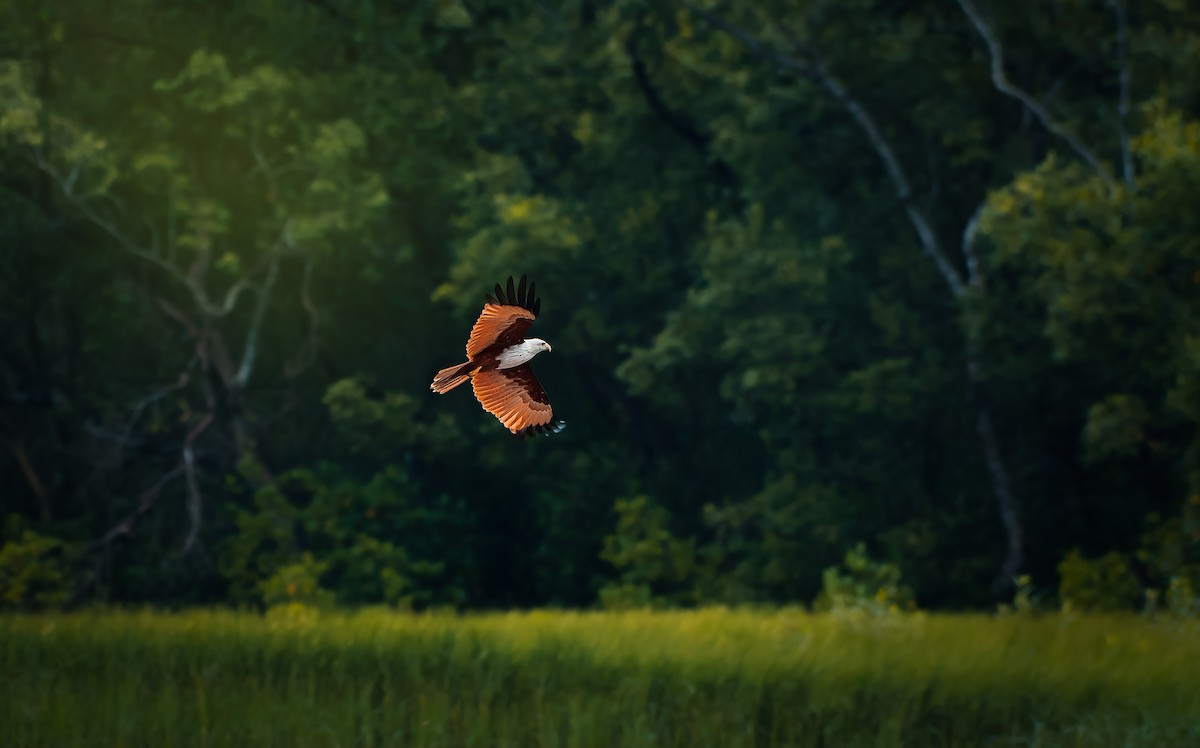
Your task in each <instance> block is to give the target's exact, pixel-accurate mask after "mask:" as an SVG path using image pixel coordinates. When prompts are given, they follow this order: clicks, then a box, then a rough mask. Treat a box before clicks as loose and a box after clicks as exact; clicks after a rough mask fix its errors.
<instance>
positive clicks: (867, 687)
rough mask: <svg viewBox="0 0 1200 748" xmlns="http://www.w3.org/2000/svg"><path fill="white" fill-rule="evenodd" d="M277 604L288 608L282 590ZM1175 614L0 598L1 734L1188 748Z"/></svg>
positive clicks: (1183, 641) (293, 741) (1185, 681)
mask: <svg viewBox="0 0 1200 748" xmlns="http://www.w3.org/2000/svg"><path fill="white" fill-rule="evenodd" d="M298 607H299V606H297V608H298ZM1197 625H1198V624H1197V622H1196V621H1193V620H1189V621H1179V620H1177V619H1169V618H1161V619H1158V620H1146V619H1144V618H1136V617H1133V616H1130V615H1128V614H1126V615H1123V616H1099V615H1097V616H1087V617H1079V616H1075V615H1073V614H1062V615H1051V616H1041V617H1028V616H1009V617H1001V618H996V617H992V616H987V617H984V616H963V615H926V614H915V615H911V616H905V617H893V618H884V619H881V618H870V617H860V616H840V615H816V614H806V613H803V612H798V611H796V610H786V609H785V610H773V611H761V612H751V611H736V612H735V611H729V610H722V609H705V610H694V611H672V612H659V613H651V612H642V611H636V612H593V613H573V612H549V611H534V612H531V613H504V614H489V615H478V614H473V615H467V616H455V615H446V614H405V613H395V612H392V611H373V610H365V611H358V612H356V613H354V614H353V615H344V614H341V613H335V614H333V615H327V614H315V613H314V612H313V611H311V610H305V609H302V608H300V609H298V611H297V612H294V613H293V612H289V611H288V609H287V608H279V609H277V610H276V611H273V612H272V613H271V614H268V615H267V616H259V615H247V614H245V613H232V612H228V611H225V612H215V613H214V612H210V611H200V610H193V611H188V612H185V613H181V614H162V613H119V614H114V613H103V612H87V613H79V614H75V615H61V614H49V615H45V614H39V615H23V616H13V615H0V673H2V674H4V677H3V678H0V720H2V721H3V724H4V725H5V735H6V737H7V738H8V740H9V741H10V742H11V743H12V744H14V745H21V746H29V747H30V748H34V747H37V746H61V745H78V744H84V743H97V742H99V743H103V744H106V745H107V744H120V745H178V744H192V743H195V742H197V741H198V742H201V743H203V744H205V745H208V746H244V745H248V744H249V745H267V746H273V745H289V746H337V745H362V746H378V745H404V746H446V745H455V746H498V745H505V746H581V747H582V746H604V747H605V748H607V746H680V747H684V746H686V747H687V748H692V747H694V746H696V747H698V746H721V747H722V748H724V747H726V746H739V747H740V746H745V747H746V748H750V747H751V746H754V747H756V748H765V747H768V746H828V745H838V746H851V747H853V746H864V747H865V746H874V747H875V748H884V747H889V748H890V747H891V746H908V745H938V746H948V747H952V746H964V747H965V746H972V747H973V746H979V745H991V746H1005V747H1006V748H1017V747H1018V746H1021V747H1025V748H1033V747H1034V746H1047V747H1048V746H1063V745H1071V746H1113V745H1121V746H1130V747H1131V748H1134V747H1136V748H1152V747H1153V748H1157V747H1158V746H1191V745H1195V744H1196V742H1197V739H1200V672H1198V671H1197V670H1196V669H1195V668H1189V667H1180V663H1182V662H1191V661H1194V660H1195V658H1196V657H1200V637H1198V636H1197V633H1200V632H1197Z"/></svg>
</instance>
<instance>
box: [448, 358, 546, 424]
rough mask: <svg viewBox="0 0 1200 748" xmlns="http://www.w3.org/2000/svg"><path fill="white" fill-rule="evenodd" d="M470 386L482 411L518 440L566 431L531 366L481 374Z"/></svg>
mask: <svg viewBox="0 0 1200 748" xmlns="http://www.w3.org/2000/svg"><path fill="white" fill-rule="evenodd" d="M471 385H472V386H473V387H474V388H475V398H476V399H477V400H479V404H480V405H482V406H483V409H484V410H486V411H487V412H489V413H491V414H492V415H494V416H496V417H497V418H499V419H500V423H502V424H504V427H505V428H507V429H508V430H509V431H511V432H513V433H514V434H517V435H518V436H521V437H525V436H529V435H531V434H541V433H557V432H559V431H562V430H563V426H564V424H563V422H562V421H560V420H559V419H557V418H555V417H554V409H553V408H551V407H550V398H548V397H546V390H544V389H542V385H541V383H540V382H538V380H537V377H535V376H534V375H533V369H531V368H529V364H521V365H520V366H514V367H513V368H511V369H492V370H489V371H481V372H479V373H478V374H476V375H475V376H474V378H472V380H471Z"/></svg>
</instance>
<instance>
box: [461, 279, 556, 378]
mask: <svg viewBox="0 0 1200 748" xmlns="http://www.w3.org/2000/svg"><path fill="white" fill-rule="evenodd" d="M536 287H537V284H536V283H530V284H529V285H528V287H527V286H526V285H525V276H523V275H522V276H521V283H520V285H519V286H515V285H514V284H513V279H512V276H509V278H508V290H507V293H506V292H505V289H502V288H501V287H500V284H499V283H497V284H496V295H495V297H492V296H490V295H489V296H488V297H487V303H486V304H484V307H483V311H482V312H480V314H479V319H477V320H475V326H474V327H472V328H471V337H470V338H468V339H467V358H469V359H471V360H474V359H475V357H476V356H478V355H479V354H480V353H482V352H484V351H486V350H487V349H489V348H493V347H495V348H507V347H508V346H510V345H513V344H515V343H520V342H521V341H522V340H524V339H525V331H526V330H528V329H529V326H530V325H532V324H533V321H534V320H535V319H537V315H538V310H539V309H541V306H542V300H541V299H539V298H537V296H536V294H535V293H534V291H535V290H536Z"/></svg>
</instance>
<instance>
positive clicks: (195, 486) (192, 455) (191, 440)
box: [183, 379, 216, 556]
mask: <svg viewBox="0 0 1200 748" xmlns="http://www.w3.org/2000/svg"><path fill="white" fill-rule="evenodd" d="M201 381H203V382H204V398H205V400H206V402H207V405H208V412H207V413H205V414H204V417H203V418H201V419H200V421H199V423H197V424H196V425H195V426H193V427H192V429H191V431H189V432H188V434H187V437H186V438H185V439H184V441H183V470H184V475H185V477H186V483H187V495H188V500H187V513H188V520H189V521H190V523H191V524H190V526H189V527H188V534H187V537H186V538H185V539H184V541H183V554H184V555H185V556H186V555H187V554H189V553H191V552H192V551H193V550H195V548H196V543H197V542H198V541H199V540H200V528H201V526H202V524H203V511H204V496H203V495H202V494H201V493H200V483H199V481H198V480H197V478H196V452H195V444H196V439H197V438H199V436H200V435H201V434H203V433H204V431H205V429H207V428H208V427H209V426H210V425H212V422H213V421H214V420H216V397H215V396H214V395H213V391H212V386H211V385H210V384H209V383H208V380H207V379H202V380H201Z"/></svg>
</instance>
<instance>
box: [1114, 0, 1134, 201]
mask: <svg viewBox="0 0 1200 748" xmlns="http://www.w3.org/2000/svg"><path fill="white" fill-rule="evenodd" d="M1108 3H1109V5H1111V6H1112V7H1113V13H1115V14H1116V16H1117V66H1118V68H1119V70H1120V73H1119V75H1120V81H1121V94H1120V100H1119V103H1118V105H1117V122H1118V125H1117V126H1118V128H1119V130H1120V136H1121V171H1122V176H1123V177H1124V179H1125V186H1127V187H1128V188H1129V189H1131V190H1132V189H1133V188H1134V187H1135V186H1136V176H1135V174H1134V170H1133V148H1132V147H1131V146H1130V144H1129V80H1130V76H1131V74H1132V71H1131V68H1132V65H1131V64H1130V62H1129V24H1128V21H1127V19H1126V17H1125V6H1124V5H1123V4H1122V3H1121V0H1108Z"/></svg>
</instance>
